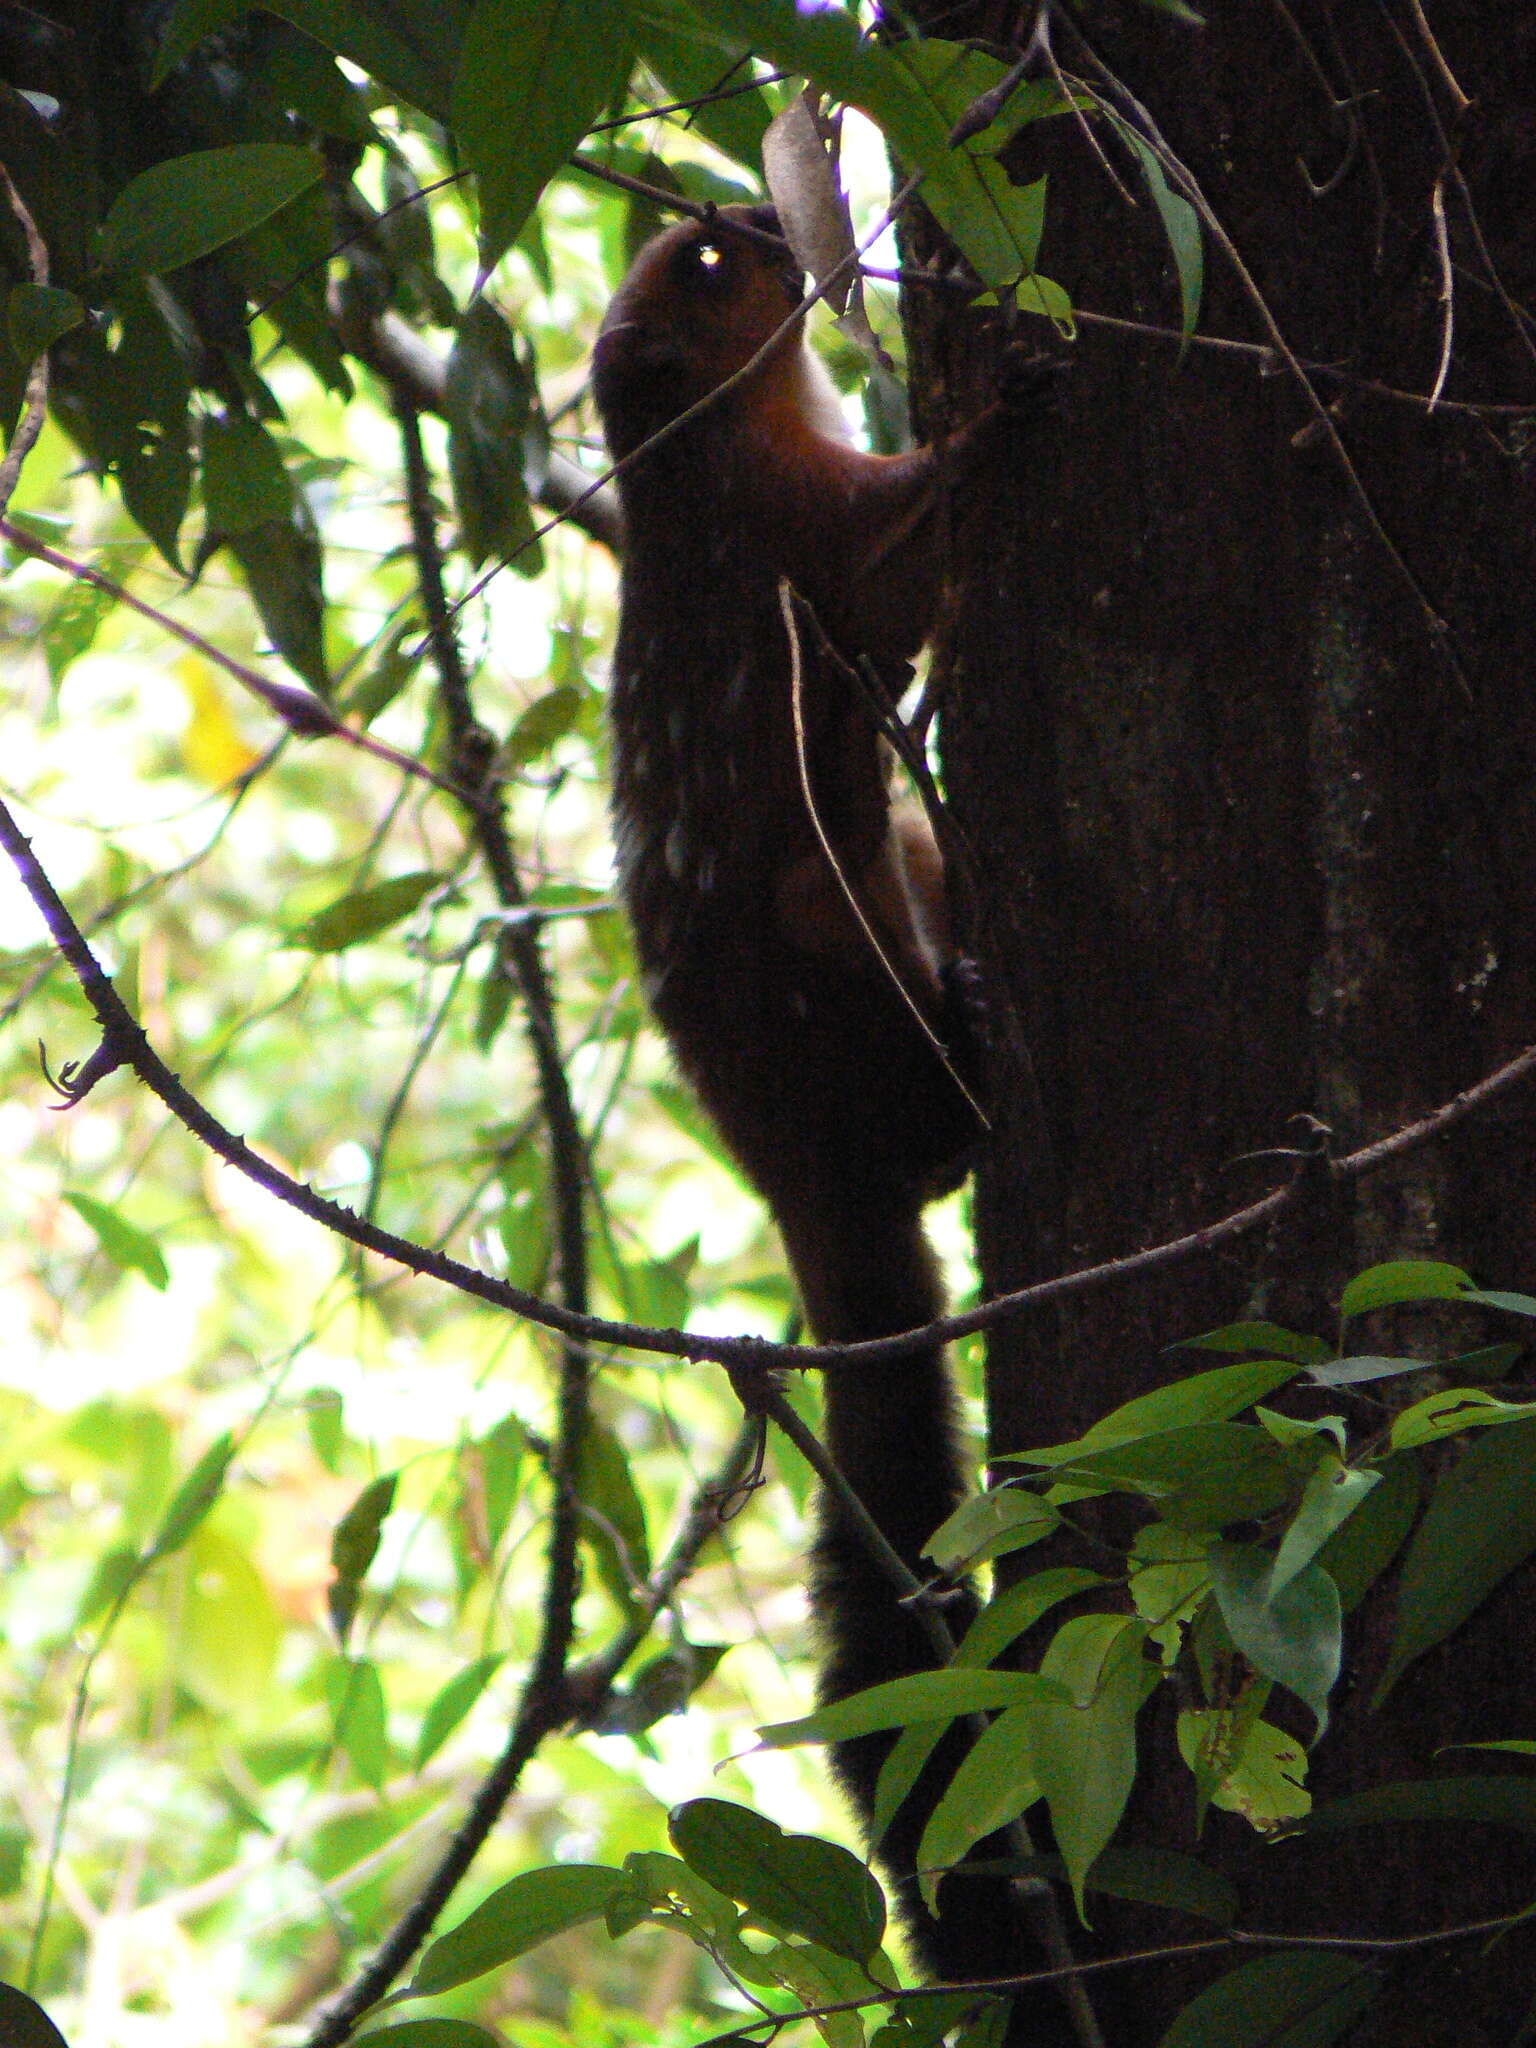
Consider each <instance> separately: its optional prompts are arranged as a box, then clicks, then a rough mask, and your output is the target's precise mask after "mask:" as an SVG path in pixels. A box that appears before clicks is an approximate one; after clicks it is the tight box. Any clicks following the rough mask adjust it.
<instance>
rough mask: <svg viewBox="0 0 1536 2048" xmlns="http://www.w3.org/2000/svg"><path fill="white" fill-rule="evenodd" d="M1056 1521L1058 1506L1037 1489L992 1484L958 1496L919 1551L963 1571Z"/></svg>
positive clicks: (1039, 1534) (1045, 1531)
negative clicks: (960, 1498)
mask: <svg viewBox="0 0 1536 2048" xmlns="http://www.w3.org/2000/svg"><path fill="white" fill-rule="evenodd" d="M1060 1523H1061V1513H1060V1510H1059V1509H1057V1508H1053V1507H1052V1506H1051V1505H1050V1504H1049V1502H1047V1501H1043V1500H1042V1499H1041V1498H1040V1496H1039V1494H1037V1493H1031V1492H1029V1491H1027V1490H1026V1489H1025V1488H1023V1487H1018V1486H994V1487H990V1488H989V1489H988V1490H987V1492H985V1493H976V1494H972V1495H971V1497H970V1499H969V1500H963V1501H962V1502H961V1503H960V1505H959V1507H957V1508H956V1509H955V1512H954V1513H953V1514H952V1515H951V1516H950V1517H949V1519H948V1520H947V1521H945V1522H943V1523H941V1524H940V1526H939V1527H938V1528H937V1529H935V1531H934V1532H933V1534H932V1536H931V1537H930V1538H929V1539H928V1547H927V1549H926V1550H925V1551H924V1553H923V1555H924V1556H925V1557H931V1558H932V1559H933V1561H934V1563H935V1564H936V1565H937V1566H938V1568H939V1570H940V1571H941V1572H948V1573H957V1572H966V1571H969V1570H971V1569H972V1568H973V1567H974V1566H976V1565H979V1564H986V1563H988V1562H990V1561H991V1559H993V1558H995V1557H1002V1556H1003V1555H1004V1554H1005V1553H1007V1552H1008V1551H1013V1550H1023V1549H1025V1548H1026V1547H1027V1546H1028V1545H1029V1544H1031V1543H1038V1542H1040V1541H1041V1539H1042V1538H1043V1537H1046V1536H1049V1535H1050V1533H1051V1531H1052V1530H1053V1529H1055V1528H1058V1527H1059V1526H1060Z"/></svg>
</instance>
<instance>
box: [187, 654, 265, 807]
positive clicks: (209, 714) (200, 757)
mask: <svg viewBox="0 0 1536 2048" xmlns="http://www.w3.org/2000/svg"><path fill="white" fill-rule="evenodd" d="M176 679H177V681H178V682H179V683H180V684H181V687H182V690H183V692H184V693H185V696H186V699H187V707H188V710H189V711H190V713H191V716H190V717H189V718H188V720H187V723H186V725H185V727H184V728H183V730H182V735H181V758H182V760H183V762H184V763H185V764H186V768H187V771H188V773H189V774H190V775H192V776H193V777H194V778H195V779H196V780H197V781H198V782H202V783H206V784H208V785H209V786H210V787H212V788H214V789H222V788H223V787H224V786H225V784H226V783H230V782H234V781H235V780H236V779H237V778H238V777H239V776H241V775H244V774H245V772H246V771H247V769H249V768H252V767H254V766H255V764H256V761H257V759H258V758H259V757H258V755H257V753H256V750H255V749H254V748H253V747H249V746H247V745H246V743H245V741H244V740H243V739H242V738H241V737H240V733H239V730H238V728H237V727H236V725H235V721H234V719H233V718H232V717H231V716H230V712H229V702H228V699H227V697H226V695H225V689H226V687H227V686H226V685H225V684H223V683H221V682H220V681H219V680H218V679H217V678H216V677H215V675H214V672H213V669H212V666H211V665H210V664H209V663H208V662H206V661H204V660H203V659H202V658H201V657H200V656H199V655H196V654H184V655H182V656H181V658H180V660H178V662H177V663H176Z"/></svg>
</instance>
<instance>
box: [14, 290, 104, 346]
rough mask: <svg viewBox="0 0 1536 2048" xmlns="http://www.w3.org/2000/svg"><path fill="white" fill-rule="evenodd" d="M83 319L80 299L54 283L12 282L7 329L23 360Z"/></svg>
mask: <svg viewBox="0 0 1536 2048" xmlns="http://www.w3.org/2000/svg"><path fill="white" fill-rule="evenodd" d="M84 318H85V306H84V304H83V303H82V301H81V300H80V299H79V298H77V297H76V295H75V293H74V292H67V291H64V290H62V289H61V288H60V287H59V286H58V285H56V284H18V285H13V286H12V287H11V292H10V296H9V298H8V299H7V300H6V302H5V325H6V332H7V333H8V334H9V335H10V338H11V347H12V348H13V349H15V351H16V353H17V355H18V356H19V357H20V358H21V360H22V362H24V363H30V362H32V361H33V360H34V359H35V358H36V357H37V356H40V355H42V354H43V353H44V351H45V350H46V349H48V348H51V347H52V345H53V343H54V342H56V341H57V340H58V338H59V336H60V335H61V334H68V332H69V331H70V329H71V328H72V327H78V326H79V325H80V322H81V321H82V320H83V319H84Z"/></svg>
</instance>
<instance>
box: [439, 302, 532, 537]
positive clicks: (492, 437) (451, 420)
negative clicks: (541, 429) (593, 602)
mask: <svg viewBox="0 0 1536 2048" xmlns="http://www.w3.org/2000/svg"><path fill="white" fill-rule="evenodd" d="M537 404H538V382H537V379H536V377H535V375H534V370H533V365H532V363H531V361H525V360H524V358H523V357H522V356H521V355H519V353H518V347H517V337H516V336H515V335H514V334H513V332H512V330H511V328H510V327H509V326H508V325H507V323H506V321H505V320H504V319H503V318H502V316H501V314H500V313H499V312H497V310H496V308H495V307H494V306H493V305H492V304H491V302H490V300H489V299H484V298H480V299H476V300H475V302H474V303H473V305H471V306H470V308H469V309H468V311H467V312H466V313H465V314H464V315H463V317H462V319H461V320H460V321H459V327H458V332H457V334H456V335H455V336H454V342H453V347H452V348H451V349H450V350H449V353H448V366H447V370H446V372H445V375H444V380H443V405H444V412H445V416H446V418H447V421H448V474H449V477H450V480H451V481H452V484H453V501H454V504H455V506H456V507H457V509H458V515H459V531H460V536H461V538H462V540H463V544H464V551H465V553H466V554H467V555H468V556H469V559H470V561H471V562H472V563H473V565H474V566H475V567H476V568H478V567H479V566H480V564H481V563H482V562H483V561H484V560H485V559H486V557H487V556H488V555H515V557H516V559H515V563H514V566H515V567H516V569H517V571H518V573H519V575H523V576H533V575H537V574H538V572H539V570H540V569H541V568H542V566H543V551H542V550H541V549H540V548H537V547H530V546H528V545H527V543H528V542H530V541H531V540H532V538H533V531H534V524H533V512H532V508H531V507H530V505H529V502H528V489H527V485H526V484H525V482H524V480H523V471H524V462H523V452H524V444H525V442H526V440H527V438H528V435H529V434H530V432H531V431H532V429H533V425H534V421H535V417H536V414H537Z"/></svg>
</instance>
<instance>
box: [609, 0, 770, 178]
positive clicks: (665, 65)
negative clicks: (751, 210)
mask: <svg viewBox="0 0 1536 2048" xmlns="http://www.w3.org/2000/svg"><path fill="white" fill-rule="evenodd" d="M637 27H638V31H639V42H640V55H641V56H642V57H643V58H644V59H645V61H646V63H647V64H648V65H649V66H650V68H651V70H652V71H654V72H655V74H656V76H657V78H658V79H660V81H661V83H662V85H663V86H664V87H665V88H666V91H667V95H668V97H669V98H671V99H674V100H700V101H706V102H707V103H706V104H703V105H700V106H698V107H696V108H695V109H694V111H693V114H692V116H691V117H690V122H689V125H690V126H691V127H694V128H697V129H698V131H699V133H700V134H701V135H703V136H705V137H706V138H707V140H709V141H710V142H712V143H713V144H714V145H715V147H716V149H718V150H721V151H723V152H724V154H725V155H726V156H729V157H734V159H735V160H736V162H737V163H739V164H744V165H745V166H746V168H747V169H748V170H749V171H751V173H752V174H753V176H754V177H756V176H757V173H758V169H759V167H760V166H761V163H762V158H763V137H764V135H765V134H766V133H767V132H768V122H769V119H770V114H769V108H768V102H767V99H766V98H765V97H764V94H763V92H762V90H761V88H760V87H757V86H752V88H751V90H750V91H744V92H733V93H731V95H730V97H729V98H727V99H712V98H709V97H708V96H709V95H711V94H714V93H717V92H718V91H719V89H720V87H721V86H722V84H729V85H732V86H747V85H749V84H750V74H748V73H745V72H742V73H738V74H737V75H735V76H733V77H731V78H730V79H727V78H726V71H727V69H728V66H727V64H726V63H725V61H724V60H723V59H722V56H721V52H720V49H719V46H718V45H717V44H716V43H713V42H707V41H705V40H703V39H702V38H701V36H700V32H699V22H698V17H697V16H696V15H695V14H694V13H693V12H692V10H691V9H690V8H688V7H686V6H684V5H681V4H678V0H645V6H644V10H643V13H642V14H641V15H640V17H639V19H638V21H637Z"/></svg>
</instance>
